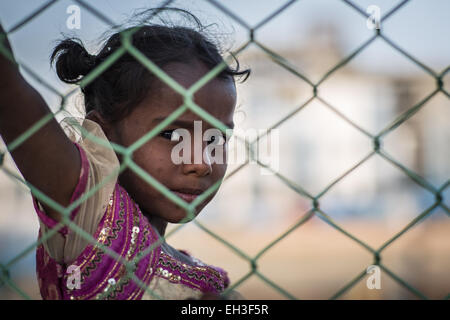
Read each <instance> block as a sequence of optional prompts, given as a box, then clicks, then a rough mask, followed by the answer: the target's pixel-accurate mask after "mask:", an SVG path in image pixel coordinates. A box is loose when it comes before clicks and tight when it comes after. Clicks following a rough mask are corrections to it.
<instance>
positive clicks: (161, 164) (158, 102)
mask: <svg viewBox="0 0 450 320" xmlns="http://www.w3.org/2000/svg"><path fill="white" fill-rule="evenodd" d="M163 69H164V71H165V72H166V73H167V74H168V75H169V76H171V77H172V78H173V79H174V80H175V81H177V82H178V83H179V84H180V85H182V86H183V87H185V88H189V87H190V86H191V85H193V84H194V83H195V82H196V81H197V80H199V79H200V78H201V77H202V76H203V75H205V74H206V73H207V72H208V71H209V70H208V69H207V68H206V67H205V66H204V65H203V64H202V63H200V62H199V61H193V63H190V64H185V63H171V64H169V65H167V66H166V67H164V68H163ZM158 82H159V81H158ZM153 87H154V88H156V89H154V93H152V94H151V95H149V96H148V97H147V98H146V99H145V100H144V101H142V103H140V104H139V105H138V106H137V107H136V108H135V109H134V110H133V111H132V113H131V114H130V115H129V116H127V117H126V118H124V119H123V120H121V121H120V122H119V123H118V124H116V125H115V126H114V127H113V128H112V129H110V130H108V132H107V135H108V138H109V139H110V140H111V141H113V142H116V143H118V144H120V145H123V146H125V147H128V146H130V145H131V144H133V143H134V142H135V141H136V140H138V139H139V138H141V137H142V136H143V135H144V134H146V133H147V132H149V131H150V130H152V129H153V128H154V127H155V126H156V125H158V124H159V123H160V122H161V121H162V120H164V119H165V118H167V117H168V116H169V115H170V114H171V113H172V112H173V111H175V110H176V109H177V108H178V107H180V106H181V105H182V104H183V97H182V96H181V95H180V94H178V93H176V92H175V91H174V90H172V89H171V88H170V87H168V86H167V85H165V84H163V83H160V84H159V85H156V86H155V85H154V86H153ZM194 102H195V103H196V104H197V105H199V106H200V107H202V108H203V109H204V110H205V111H207V112H208V113H209V114H211V115H213V116H214V117H215V118H217V119H218V120H220V121H221V122H222V123H224V124H226V125H227V126H228V127H230V128H232V127H233V126H234V125H233V113H234V108H235V104H236V88H235V85H234V81H233V80H231V79H229V80H225V79H217V78H216V79H214V80H211V81H210V82H208V83H207V84H206V85H205V86H203V87H202V88H201V89H200V90H198V91H197V92H196V93H195V95H194ZM194 121H201V136H194ZM197 125H198V123H197ZM178 128H183V129H186V130H188V131H189V133H190V136H191V156H192V159H191V161H190V163H181V164H175V163H174V162H173V161H172V157H171V154H172V149H173V147H174V146H176V145H177V144H179V143H180V141H181V140H180V141H171V133H172V132H171V131H172V130H174V129H178ZM209 128H213V127H212V126H211V125H210V124H209V123H208V122H207V121H204V120H202V118H200V117H199V116H198V115H196V114H195V113H193V112H191V111H190V110H188V111H186V112H185V113H183V114H182V115H181V116H180V117H179V118H178V119H177V120H176V121H175V122H172V124H170V125H169V126H168V127H166V128H164V129H163V131H162V132H161V133H159V134H158V135H157V136H155V137H154V138H152V139H151V140H150V141H148V142H147V143H146V144H144V145H143V146H141V147H140V148H139V149H138V150H136V151H135V152H134V153H133V157H132V159H133V161H134V162H135V163H136V164H137V165H138V166H139V167H141V168H142V169H143V170H144V171H146V172H147V173H149V174H150V175H151V176H152V177H153V178H155V179H156V180H158V181H159V182H160V183H162V184H163V185H164V186H166V187H167V188H168V189H170V190H172V191H177V190H180V191H181V192H183V193H194V194H195V193H203V192H204V191H206V190H207V189H208V188H209V187H211V186H212V185H213V184H214V183H216V182H217V181H218V180H220V179H222V178H223V177H224V175H225V171H226V168H227V164H226V147H225V148H223V151H224V157H223V158H224V159H223V160H224V161H221V163H210V161H208V158H206V159H205V158H203V157H201V158H202V159H201V163H195V162H194V139H197V143H198V145H201V146H202V150H204V148H205V147H206V146H207V145H208V144H209V143H211V140H210V141H203V133H204V132H205V130H207V129H209ZM182 154H183V153H181V155H182ZM202 154H203V152H202ZM197 162H198V161H197ZM119 181H120V184H121V185H122V186H123V187H124V188H125V189H126V190H127V191H128V193H129V194H130V196H131V197H132V198H133V200H134V201H135V202H136V203H137V204H138V205H139V207H140V209H141V210H142V212H143V213H144V214H145V215H146V216H147V217H148V218H149V219H150V221H151V222H152V220H154V221H155V220H159V223H161V222H172V223H176V222H179V221H180V220H182V219H183V218H184V217H185V216H186V211H185V210H184V209H182V208H180V207H179V206H178V205H176V204H175V203H173V202H172V201H170V200H169V199H167V198H166V197H165V196H163V195H162V194H161V193H160V192H159V191H157V190H156V189H154V188H153V187H152V186H151V185H149V184H148V183H147V182H145V181H144V180H143V179H141V178H140V177H139V176H138V175H137V174H135V173H134V172H133V171H132V170H130V169H127V170H125V171H124V172H123V173H122V174H121V175H120V177H119ZM216 192H217V191H216ZM214 195H215V193H214V194H212V195H210V196H209V197H208V198H207V199H205V201H203V202H202V203H200V204H199V205H198V206H197V208H196V213H195V214H196V215H197V214H198V213H199V212H200V211H201V210H202V209H203V208H204V207H205V206H206V205H207V204H208V203H209V201H211V199H212V198H213V197H214ZM163 229H164V228H163ZM160 231H161V230H160Z"/></svg>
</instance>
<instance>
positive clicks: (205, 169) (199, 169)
mask: <svg viewBox="0 0 450 320" xmlns="http://www.w3.org/2000/svg"><path fill="white" fill-rule="evenodd" d="M198 157H199V158H200V155H198ZM195 162H198V163H195ZM183 173H184V174H195V175H197V176H199V177H204V176H207V175H210V174H211V173H212V166H211V159H210V158H209V154H208V152H205V149H203V152H202V156H201V162H200V161H195V156H192V158H191V163H189V164H184V165H183Z"/></svg>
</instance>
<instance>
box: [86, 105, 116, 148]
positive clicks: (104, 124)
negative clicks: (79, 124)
mask: <svg viewBox="0 0 450 320" xmlns="http://www.w3.org/2000/svg"><path fill="white" fill-rule="evenodd" d="M86 119H88V120H91V121H94V122H96V123H97V124H99V125H100V127H101V128H102V130H103V132H104V133H105V135H106V137H107V138H108V140H110V141H111V139H112V138H113V132H112V126H111V124H110V123H109V122H108V121H107V120H106V119H105V118H104V117H103V116H102V115H101V114H100V113H99V112H98V111H97V110H91V111H89V112H88V114H86Z"/></svg>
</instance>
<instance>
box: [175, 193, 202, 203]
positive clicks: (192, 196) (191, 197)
mask: <svg viewBox="0 0 450 320" xmlns="http://www.w3.org/2000/svg"><path fill="white" fill-rule="evenodd" d="M172 192H173V193H175V194H176V195H177V196H179V197H180V198H181V199H183V200H184V201H186V202H189V203H190V202H192V201H194V200H195V198H197V197H198V195H197V194H189V193H181V192H178V191H172Z"/></svg>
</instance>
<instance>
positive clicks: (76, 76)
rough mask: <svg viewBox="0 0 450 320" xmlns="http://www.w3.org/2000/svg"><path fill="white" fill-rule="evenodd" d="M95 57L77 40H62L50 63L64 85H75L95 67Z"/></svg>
mask: <svg viewBox="0 0 450 320" xmlns="http://www.w3.org/2000/svg"><path fill="white" fill-rule="evenodd" d="M95 60H96V56H95V55H90V54H89V53H88V52H87V51H86V48H85V47H84V46H83V43H82V42H81V41H80V40H79V39H65V40H62V41H61V42H60V43H59V44H58V45H57V46H56V47H55V49H54V50H53V53H52V55H51V58H50V61H51V63H55V67H56V74H57V75H58V77H59V78H60V79H61V80H62V81H64V82H66V83H76V82H78V81H80V80H81V79H82V77H83V76H85V75H87V74H88V73H89V72H90V71H91V70H92V69H93V68H94V67H95Z"/></svg>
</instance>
